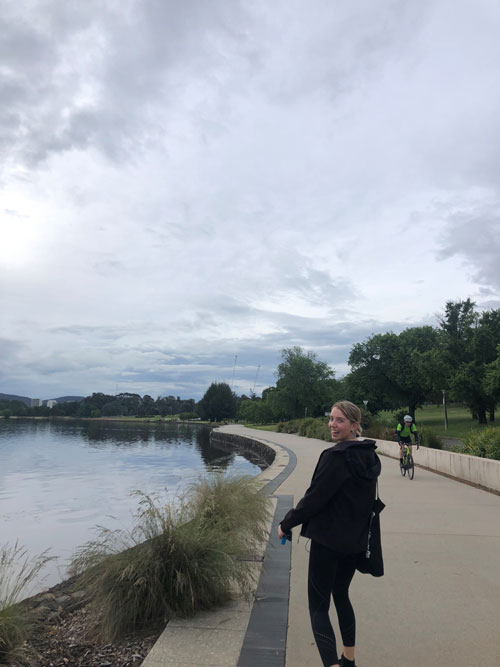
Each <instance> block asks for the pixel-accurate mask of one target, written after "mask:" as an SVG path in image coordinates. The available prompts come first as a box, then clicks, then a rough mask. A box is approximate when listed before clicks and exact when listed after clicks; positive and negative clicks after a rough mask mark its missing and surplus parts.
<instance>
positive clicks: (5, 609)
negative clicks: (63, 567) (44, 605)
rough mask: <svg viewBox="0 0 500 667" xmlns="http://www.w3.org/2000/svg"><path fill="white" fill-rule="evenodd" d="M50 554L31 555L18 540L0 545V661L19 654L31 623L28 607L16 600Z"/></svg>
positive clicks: (25, 592)
mask: <svg viewBox="0 0 500 667" xmlns="http://www.w3.org/2000/svg"><path fill="white" fill-rule="evenodd" d="M53 558H54V557H53V556H49V555H48V553H47V552H44V553H42V554H41V555H40V556H36V557H34V558H30V557H29V556H28V553H27V551H26V549H25V548H24V547H23V546H21V545H20V544H19V543H18V542H16V543H15V544H14V546H9V545H8V544H7V545H4V546H2V547H0V664H7V663H9V664H10V663H11V662H12V661H14V660H16V659H18V658H22V656H23V650H22V644H23V642H24V641H25V640H26V639H27V638H28V636H29V635H30V633H31V630H32V624H31V622H30V619H29V615H28V611H27V609H25V608H23V607H21V606H20V605H19V604H18V602H19V601H20V600H21V599H22V597H23V596H24V595H26V594H27V593H28V592H29V588H30V586H32V585H33V583H34V582H35V580H37V579H38V578H39V575H40V572H41V570H42V569H43V568H44V567H45V565H46V564H47V563H48V561H50V560H53Z"/></svg>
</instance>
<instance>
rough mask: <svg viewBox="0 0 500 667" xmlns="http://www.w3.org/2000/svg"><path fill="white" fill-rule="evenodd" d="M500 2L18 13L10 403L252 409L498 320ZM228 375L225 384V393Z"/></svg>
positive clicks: (291, 0) (133, 5) (5, 376)
mask: <svg viewBox="0 0 500 667" xmlns="http://www.w3.org/2000/svg"><path fill="white" fill-rule="evenodd" d="M499 34H500V6H499V4H498V2H497V1H496V0H476V2H474V3H472V2H468V1H465V0H421V1H420V2H418V3H416V2H413V1H412V0H404V1H400V0H380V1H379V2H376V3H375V2H372V1H370V0H313V1H312V2H308V3H306V2H298V1H297V0H276V1H274V2H268V1H267V0H231V1H230V2H228V1H227V0H183V2H177V1H175V0H85V2H62V1H61V0H2V1H1V12H0V99H1V105H0V225H1V237H0V290H1V307H0V392H4V393H15V394H21V395H28V396H35V397H41V398H51V397H54V396H60V395H64V394H78V395H87V394H89V393H91V392H92V391H102V392H105V393H111V394H113V393H115V391H116V390H118V391H132V392H137V393H140V394H145V393H149V394H151V395H152V396H153V397H156V396H158V395H163V394H174V395H180V396H181V397H183V398H189V397H193V398H200V397H201V395H203V393H204V391H205V390H206V388H207V387H208V385H209V384H210V383H211V382H212V381H227V382H229V383H230V384H231V383H233V384H234V389H235V391H237V392H238V393H242V392H246V393H248V392H249V391H250V389H251V388H252V387H253V386H254V385H255V387H256V391H257V393H260V391H261V390H262V389H263V388H264V387H266V386H269V385H271V384H274V382H275V378H274V376H273V373H274V371H275V369H276V366H277V364H278V363H279V359H280V351H281V350H282V348H285V347H291V346H293V345H300V346H302V347H304V348H305V349H307V350H311V351H313V352H315V353H316V354H317V355H318V357H319V358H320V359H321V360H323V361H326V362H328V363H329V364H330V365H331V366H332V367H333V368H334V369H335V370H336V372H337V376H341V375H343V374H344V373H345V372H346V371H347V370H348V366H347V358H348V355H349V351H350V348H351V346H352V345H353V343H355V342H359V341H363V340H365V339H366V338H367V337H368V336H370V335H372V334H373V333H376V332H384V331H388V330H393V331H401V330H402V329H403V328H405V327H407V326H413V325H420V324H424V323H425V324H427V323H430V324H433V325H435V324H437V322H436V314H438V313H440V312H442V311H443V308H444V305H445V302H446V301H447V300H457V299H465V298H467V297H471V298H472V299H473V300H475V301H476V303H477V304H478V307H480V308H491V307H500V261H499V256H500V215H499V213H500V150H499V145H500V113H499V112H500V76H499V68H498V64H499V63H500V40H499V38H498V35H499ZM233 377H234V380H233Z"/></svg>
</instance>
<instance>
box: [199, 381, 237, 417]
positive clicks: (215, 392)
mask: <svg viewBox="0 0 500 667" xmlns="http://www.w3.org/2000/svg"><path fill="white" fill-rule="evenodd" d="M236 409H237V399H236V396H235V394H234V393H233V392H232V390H231V387H230V386H229V385H228V384H226V383H225V382H212V384H211V385H210V387H209V388H208V389H207V391H206V392H205V395H204V396H203V398H202V399H201V401H199V403H198V405H197V410H198V413H199V415H200V417H201V418H202V419H209V420H210V421H222V420H223V419H229V418H231V417H234V416H235V414H236Z"/></svg>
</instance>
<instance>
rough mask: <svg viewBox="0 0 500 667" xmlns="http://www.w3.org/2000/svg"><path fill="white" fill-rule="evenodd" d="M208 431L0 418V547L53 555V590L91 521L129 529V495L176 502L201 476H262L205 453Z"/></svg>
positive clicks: (132, 506) (225, 456)
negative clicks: (138, 492)
mask: <svg viewBox="0 0 500 667" xmlns="http://www.w3.org/2000/svg"><path fill="white" fill-rule="evenodd" d="M209 433H210V431H209V429H208V428H207V427H204V426H202V425H189V424H184V425H182V424H179V425H176V424H158V425H155V424H153V423H135V424H134V423H130V422H120V421H71V422H70V421H35V420H17V419H16V420H0V546H1V545H5V544H6V543H8V544H9V545H13V544H14V543H15V542H16V540H18V541H19V544H22V545H24V546H25V547H26V548H27V550H28V552H29V554H30V555H38V554H40V553H41V552H42V551H44V550H45V549H50V553H51V555H54V556H57V557H58V560H57V562H55V563H51V564H50V565H49V566H48V568H47V569H46V571H45V572H46V578H45V580H44V585H53V584H55V583H57V582H58V581H60V580H62V579H64V578H65V576H66V566H67V563H68V560H69V559H70V557H71V556H72V554H73V553H74V550H75V548H76V547H77V546H80V545H82V544H84V543H85V542H87V541H88V540H90V539H93V538H95V536H96V531H95V527H96V526H97V525H101V526H106V527H107V528H112V529H113V528H129V527H131V526H132V525H133V513H134V512H135V511H136V510H137V508H138V498H137V497H134V496H133V495H131V494H132V492H133V491H134V490H141V491H143V492H145V493H148V494H154V493H161V494H162V498H168V499H170V500H173V499H174V498H175V495H176V494H177V493H178V492H179V491H182V490H183V489H185V488H186V486H187V485H188V484H190V483H191V482H193V481H195V480H196V479H197V478H198V477H199V476H200V475H202V474H207V473H210V472H215V471H230V472H234V473H242V474H248V475H256V474H258V473H259V472H260V469H259V467H258V466H257V465H255V464H254V463H251V462H250V461H248V460H247V459H245V458H244V457H243V456H241V455H239V454H236V453H228V452H227V451H222V450H219V449H217V448H214V447H212V446H211V445H210V443H209ZM41 587H42V586H41V585H38V588H41Z"/></svg>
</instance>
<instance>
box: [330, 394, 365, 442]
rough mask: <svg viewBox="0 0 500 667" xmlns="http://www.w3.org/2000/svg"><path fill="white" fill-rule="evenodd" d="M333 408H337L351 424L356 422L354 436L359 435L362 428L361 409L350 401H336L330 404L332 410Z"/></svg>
mask: <svg viewBox="0 0 500 667" xmlns="http://www.w3.org/2000/svg"><path fill="white" fill-rule="evenodd" d="M333 408H338V409H339V410H340V412H341V413H342V414H343V415H344V417H345V418H346V419H348V420H349V421H350V422H351V423H352V424H357V425H358V426H357V428H356V437H358V436H359V435H361V433H362V430H363V429H362V428H361V410H360V409H359V408H358V406H357V405H354V403H351V401H337V402H336V403H334V404H333V405H332V410H333Z"/></svg>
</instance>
